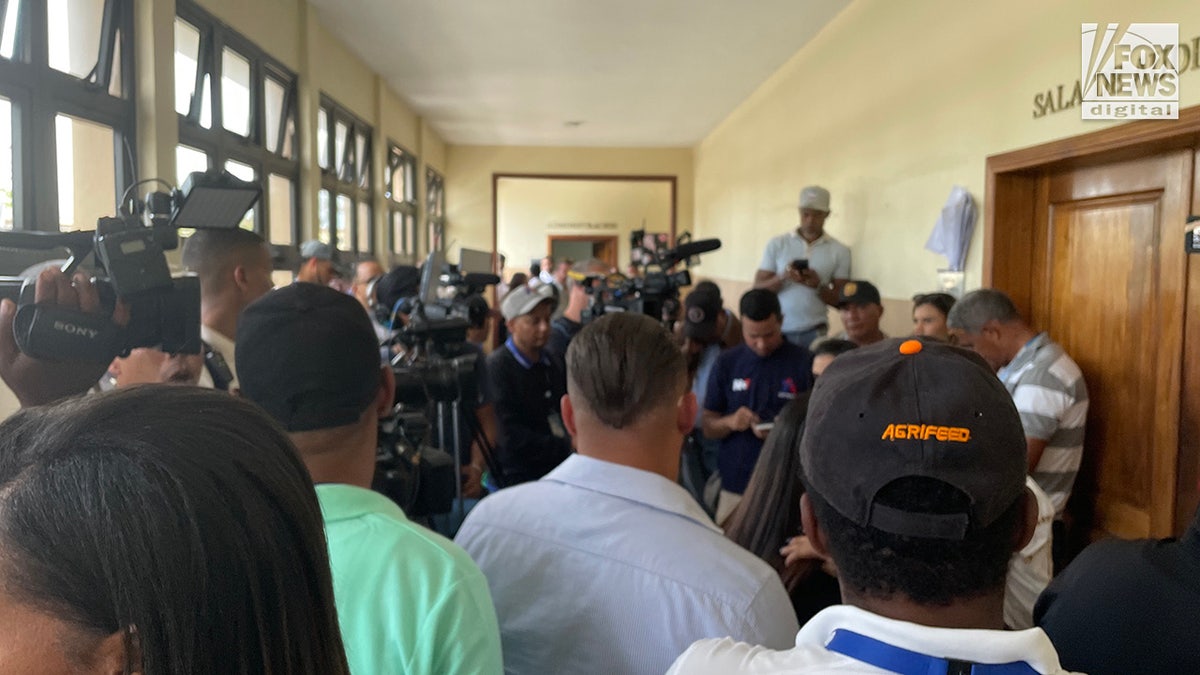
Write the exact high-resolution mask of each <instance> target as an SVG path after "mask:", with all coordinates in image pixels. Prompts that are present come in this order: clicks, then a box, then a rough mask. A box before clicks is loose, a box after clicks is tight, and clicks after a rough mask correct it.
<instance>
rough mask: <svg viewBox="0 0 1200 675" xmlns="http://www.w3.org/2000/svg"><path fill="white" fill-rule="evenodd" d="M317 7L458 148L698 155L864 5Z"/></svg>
mask: <svg viewBox="0 0 1200 675" xmlns="http://www.w3.org/2000/svg"><path fill="white" fill-rule="evenodd" d="M309 1H310V3H311V4H312V5H313V6H314V7H315V8H316V9H317V12H318V16H319V17H320V21H321V23H322V24H323V25H324V26H325V27H326V28H327V29H329V30H330V31H331V32H332V33H333V34H334V35H336V36H337V37H338V38H339V39H340V40H341V41H342V42H343V43H344V44H346V45H348V46H349V48H350V49H351V50H352V51H354V52H355V53H356V54H357V55H358V56H359V57H360V58H362V59H363V60H364V61H365V62H366V63H367V64H369V65H370V66H371V68H372V69H374V70H375V71H376V72H378V73H379V74H380V75H382V76H383V78H384V80H385V81H386V82H387V83H388V84H389V85H390V86H391V87H392V89H394V90H395V91H396V92H397V93H399V94H400V95H401V96H402V97H403V98H404V99H405V100H406V101H407V102H408V103H409V104H410V105H411V106H412V107H413V109H414V110H415V111H416V112H417V114H419V115H421V116H423V117H424V118H425V119H426V120H428V121H429V123H430V124H431V125H432V127H433V128H434V129H435V130H436V131H437V132H438V134H440V135H441V136H442V138H444V139H445V140H446V141H447V142H448V143H452V144H462V145H556V146H621V147H627V146H691V145H694V144H696V143H697V142H699V141H700V140H701V139H703V138H704V136H706V135H707V134H708V133H709V132H710V131H712V130H713V129H714V128H715V127H716V126H717V124H719V123H720V122H721V120H723V119H724V118H725V117H726V116H728V115H729V114H730V113H731V112H733V110H734V108H736V107H737V105H738V104H739V103H741V102H742V101H744V100H745V99H746V98H747V97H748V96H749V95H750V94H751V93H752V92H753V91H754V90H755V89H756V88H758V86H759V85H760V84H762V83H763V82H764V81H765V80H766V79H767V78H768V77H769V76H770V75H771V74H772V73H773V72H775V71H776V70H777V69H778V68H779V67H780V66H781V65H783V64H784V62H786V61H787V60H788V59H789V58H790V57H791V56H792V55H793V54H795V53H796V51H798V50H799V49H800V48H801V47H803V46H804V45H805V44H806V43H807V42H808V41H809V40H810V39H812V37H813V36H815V35H816V34H817V33H818V32H819V31H820V30H821V29H822V28H823V27H824V26H825V25H826V24H827V23H828V22H829V21H830V20H831V19H833V17H834V16H836V15H837V13H838V12H840V11H841V10H842V9H844V8H845V7H846V6H847V5H848V4H849V3H850V0H741V2H735V1H734V0H309ZM575 123H580V124H575Z"/></svg>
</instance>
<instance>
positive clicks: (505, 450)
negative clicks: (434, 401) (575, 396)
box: [487, 339, 571, 485]
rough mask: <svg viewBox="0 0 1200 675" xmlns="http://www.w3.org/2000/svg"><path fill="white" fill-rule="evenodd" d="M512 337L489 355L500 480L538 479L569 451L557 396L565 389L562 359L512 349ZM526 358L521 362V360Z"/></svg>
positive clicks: (556, 464) (490, 389)
mask: <svg viewBox="0 0 1200 675" xmlns="http://www.w3.org/2000/svg"><path fill="white" fill-rule="evenodd" d="M515 349H516V348H515V347H513V346H512V341H511V339H510V340H509V341H508V342H506V343H505V344H503V345H501V346H500V347H497V348H496V349H494V350H493V351H492V353H491V354H489V355H488V359H487V375H488V376H487V381H488V395H489V396H491V397H492V407H493V409H494V410H495V412H496V427H497V429H496V433H497V436H498V437H499V438H498V439H497V448H496V455H497V460H498V462H499V464H500V467H501V469H502V470H503V472H504V476H503V477H500V479H501V480H502V481H503V484H504V485H514V484H516V483H523V482H526V481H531V480H537V479H539V478H541V477H542V476H544V475H546V474H547V473H549V472H550V470H552V469H553V468H554V467H556V466H558V465H559V464H560V463H561V462H562V461H563V460H564V459H566V458H567V456H568V455H570V454H571V439H570V437H569V436H568V435H567V433H566V429H565V428H564V427H563V426H562V415H561V413H560V410H559V401H561V400H562V397H563V396H564V395H565V394H566V393H567V375H566V368H565V367H564V366H563V363H562V360H561V359H559V358H557V357H555V356H553V355H551V354H549V353H548V352H546V351H545V350H543V352H542V358H541V360H540V361H538V362H536V363H529V362H528V361H525V359H524V357H523V356H521V357H519V358H518V355H517V354H514V351H515ZM523 361H525V362H523Z"/></svg>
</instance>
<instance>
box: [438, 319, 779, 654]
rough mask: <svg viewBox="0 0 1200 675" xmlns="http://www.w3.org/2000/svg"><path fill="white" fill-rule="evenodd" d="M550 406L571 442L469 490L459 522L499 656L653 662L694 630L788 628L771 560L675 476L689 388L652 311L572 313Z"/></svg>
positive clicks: (770, 634) (749, 635)
mask: <svg viewBox="0 0 1200 675" xmlns="http://www.w3.org/2000/svg"><path fill="white" fill-rule="evenodd" d="M562 416H563V422H564V423H565V425H566V428H567V431H569V432H570V434H571V436H572V437H573V438H574V439H575V446H576V449H577V454H574V455H571V456H570V457H568V458H567V459H566V460H565V461H564V462H563V463H562V464H561V465H559V466H558V467H557V468H556V469H554V470H553V471H551V472H550V473H549V474H547V475H546V476H545V477H544V478H542V479H541V480H537V481H533V482H529V483H526V484H524V485H518V486H516V487H512V488H508V489H505V490H501V491H499V492H497V493H496V494H494V495H490V496H488V497H487V498H486V499H484V500H483V501H481V502H479V506H477V507H475V509H474V510H472V511H471V513H470V514H469V515H468V516H467V519H466V522H464V523H463V526H462V529H461V530H459V533H458V537H457V538H456V541H457V542H458V543H459V544H460V545H462V547H463V548H465V549H466V550H467V553H469V554H470V555H471V557H472V558H474V559H475V561H476V563H478V564H479V567H480V569H482V570H483V573H484V575H485V576H486V577H487V579H488V585H489V587H490V588H491V591H492V597H493V599H494V600H495V603H496V611H497V615H498V616H499V618H500V636H501V643H502V646H503V653H504V668H505V672H507V673H509V675H520V674H522V673H536V674H538V675H540V674H541V673H559V674H567V675H569V674H573V673H580V674H584V673H621V674H622V675H643V674H645V675H660V674H661V673H662V672H663V671H665V670H666V669H667V666H669V665H670V663H671V661H672V660H673V659H674V658H675V657H676V656H678V655H679V653H680V652H682V651H683V650H684V649H685V648H686V647H687V645H689V644H691V642H692V641H694V640H696V639H698V638H700V637H705V636H722V635H727V634H732V635H734V636H736V637H737V639H740V640H751V641H755V642H765V643H767V644H771V645H774V646H776V647H786V646H789V645H791V644H792V636H793V635H794V633H795V630H796V615H795V612H794V611H793V610H792V606H791V602H790V600H789V599H788V596H787V593H786V591H784V589H783V584H782V582H780V580H779V576H778V575H777V574H775V572H774V571H773V570H772V569H771V568H770V567H768V566H767V564H766V563H764V562H763V561H761V560H759V559H758V558H756V557H755V556H754V555H752V554H751V553H749V552H748V551H746V550H744V549H742V548H740V547H739V546H737V545H736V544H734V543H733V542H731V541H729V540H728V539H726V538H725V537H724V536H723V535H722V533H721V531H720V530H719V529H718V528H717V527H716V526H714V525H713V522H712V520H711V519H709V517H708V515H707V514H705V513H704V511H703V510H701V508H700V506H699V505H698V504H697V503H696V501H695V500H694V499H692V497H691V496H690V495H688V493H687V492H686V491H684V489H683V488H681V487H680V486H679V485H678V484H676V482H675V480H676V476H677V474H678V472H679V452H680V448H681V446H682V443H683V437H684V434H686V433H688V431H690V430H691V428H692V424H693V421H694V419H695V416H696V397H695V395H693V394H692V393H691V391H689V390H688V382H687V370H686V368H685V365H684V357H683V353H682V352H681V351H680V349H679V347H678V346H677V345H676V344H675V342H674V341H673V340H672V339H671V336H670V334H668V333H667V331H666V329H665V328H663V327H662V325H661V324H659V323H658V322H656V321H654V320H653V319H651V318H649V317H646V316H643V315H641V314H634V313H613V314H608V315H605V316H604V317H602V318H600V319H598V320H596V321H594V322H591V323H589V324H588V325H587V326H586V327H584V329H583V330H582V331H580V332H579V334H578V335H576V336H575V339H573V340H572V341H571V346H570V347H569V348H568V349H567V395H566V396H565V397H563V399H562Z"/></svg>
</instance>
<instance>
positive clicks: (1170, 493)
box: [1031, 150, 1193, 537]
mask: <svg viewBox="0 0 1200 675" xmlns="http://www.w3.org/2000/svg"><path fill="white" fill-rule="evenodd" d="M1192 168H1193V153H1192V151H1190V150H1184V151H1176V152H1170V153H1164V154H1160V155H1156V156H1153V157H1149V158H1145V159H1137V160H1130V161H1123V162H1114V163H1110V164H1105V165H1102V166H1094V167H1086V168H1073V169H1061V170H1054V171H1049V172H1047V173H1045V174H1043V178H1042V180H1041V181H1040V182H1039V185H1038V202H1039V203H1038V208H1037V209H1036V211H1035V214H1036V217H1035V223H1034V237H1033V242H1034V246H1033V248H1034V250H1033V253H1034V258H1033V262H1032V265H1031V267H1032V269H1033V272H1034V274H1033V280H1032V286H1033V288H1032V293H1031V296H1032V297H1031V301H1032V302H1031V304H1032V307H1031V309H1032V319H1033V323H1034V325H1035V326H1036V327H1038V328H1041V329H1043V330H1048V331H1049V332H1050V335H1051V337H1053V339H1055V340H1056V341H1058V342H1059V343H1060V344H1062V345H1063V347H1064V348H1065V349H1066V351H1067V353H1068V354H1070V355H1071V357H1072V358H1073V359H1075V361H1076V362H1077V363H1078V364H1079V366H1080V368H1081V369H1082V370H1083V373H1084V378H1085V380H1086V382H1087V386H1088V393H1089V398H1090V406H1089V410H1088V422H1087V429H1086V436H1085V441H1084V466H1083V468H1082V469H1081V472H1080V477H1079V480H1078V481H1077V483H1076V487H1075V494H1074V497H1073V498H1072V504H1071V513H1073V514H1074V515H1076V516H1077V517H1079V520H1080V522H1081V524H1082V523H1090V529H1091V532H1090V534H1091V535H1092V536H1093V537H1094V536H1096V535H1100V534H1112V535H1117V536H1121V537H1146V536H1166V535H1169V534H1171V533H1172V530H1173V525H1174V517H1175V514H1174V511H1175V497H1176V473H1177V457H1178V440H1179V413H1180V408H1179V400H1180V396H1179V391H1180V372H1181V351H1182V343H1183V326H1184V297H1185V292H1186V278H1185V277H1186V275H1185V259H1184V252H1183V246H1182V244H1181V240H1182V234H1181V233H1182V232H1183V230H1184V229H1185V228H1184V222H1185V221H1186V218H1187V213H1188V207H1189V205H1190V201H1191V181H1192Z"/></svg>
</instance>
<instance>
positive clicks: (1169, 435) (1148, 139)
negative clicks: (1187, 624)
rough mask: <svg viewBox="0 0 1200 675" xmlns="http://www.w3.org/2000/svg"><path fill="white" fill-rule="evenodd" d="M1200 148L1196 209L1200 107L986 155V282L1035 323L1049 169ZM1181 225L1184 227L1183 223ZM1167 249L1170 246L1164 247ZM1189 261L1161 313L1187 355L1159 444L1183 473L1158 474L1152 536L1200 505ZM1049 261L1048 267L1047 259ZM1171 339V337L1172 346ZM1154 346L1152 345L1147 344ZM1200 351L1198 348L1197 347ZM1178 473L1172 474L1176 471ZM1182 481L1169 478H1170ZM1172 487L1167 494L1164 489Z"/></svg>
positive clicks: (1199, 269)
mask: <svg viewBox="0 0 1200 675" xmlns="http://www.w3.org/2000/svg"><path fill="white" fill-rule="evenodd" d="M1188 148H1190V149H1193V150H1197V151H1198V152H1197V153H1196V155H1195V157H1196V159H1194V160H1193V161H1194V162H1195V166H1194V168H1193V172H1192V180H1193V185H1192V194H1191V195H1190V196H1189V197H1188V198H1189V202H1190V204H1191V208H1190V211H1192V212H1195V211H1196V210H1197V208H1198V205H1197V203H1196V200H1197V199H1198V198H1200V106H1194V107H1191V108H1186V109H1184V110H1181V111H1180V112H1179V119H1178V120H1170V121H1160V120H1144V121H1138V122H1130V123H1127V124H1122V125H1118V126H1114V127H1109V128H1106V129H1101V130H1099V131H1095V132H1091V133H1087V134H1083V135H1080V136H1074V137H1071V138H1065V139H1061V140H1057V141H1051V142H1049V143H1044V144H1041V145H1037V146H1033V147H1029V148H1022V149H1020V150H1014V151H1011V152H1006V153H1002V154H997V155H992V156H991V157H988V158H987V169H986V170H987V176H986V183H985V191H984V256H983V285H984V286H987V287H993V288H999V289H1002V290H1004V291H1005V292H1006V293H1008V294H1009V295H1010V296H1011V297H1012V300H1013V304H1015V305H1016V307H1017V310H1018V311H1020V312H1021V314H1022V316H1026V317H1028V316H1031V315H1032V309H1033V307H1034V303H1035V302H1036V299H1035V298H1034V297H1033V292H1034V288H1035V287H1036V283H1035V281H1034V277H1033V270H1034V263H1033V261H1034V256H1035V255H1036V254H1037V253H1038V252H1041V253H1042V254H1043V255H1045V254H1046V252H1047V251H1048V250H1049V247H1048V246H1046V245H1045V242H1039V241H1035V234H1036V232H1037V226H1036V222H1037V219H1038V218H1039V217H1042V216H1040V215H1039V214H1038V213H1037V205H1038V201H1039V193H1038V191H1039V189H1040V188H1039V185H1040V179H1041V177H1042V176H1043V175H1044V174H1045V173H1046V172H1048V171H1053V170H1061V169H1070V168H1079V167H1086V166H1095V165H1100V164H1108V163H1113V162H1119V161H1122V160H1127V159H1134V158H1138V157H1146V156H1150V155H1154V154H1159V153H1163V152H1167V151H1171V150H1180V149H1188ZM1181 225H1182V224H1181ZM1183 235H1184V230H1183V229H1182V228H1181V230H1180V232H1179V237H1178V239H1177V241H1172V240H1170V239H1165V240H1163V241H1162V245H1163V246H1166V247H1171V246H1181V245H1182V240H1183ZM1164 250H1166V251H1169V250H1171V249H1170V248H1167V249H1164ZM1191 258H1192V256H1190V255H1188V256H1187V257H1186V259H1185V262H1184V264H1183V265H1182V266H1180V267H1181V269H1182V272H1181V274H1180V278H1178V279H1170V280H1168V282H1169V283H1171V284H1175V285H1177V287H1178V288H1181V289H1184V292H1181V293H1177V294H1176V296H1177V298H1176V302H1175V304H1174V305H1173V306H1164V308H1163V309H1164V314H1173V316H1175V317H1177V321H1175V322H1172V325H1171V326H1170V327H1169V329H1170V330H1173V331H1175V333H1174V336H1175V337H1176V339H1177V340H1178V342H1175V343H1176V344H1179V345H1181V348H1180V349H1178V350H1175V351H1176V353H1175V354H1169V355H1168V361H1167V363H1166V365H1165V366H1164V367H1162V368H1160V374H1163V375H1165V376H1166V377H1167V381H1168V383H1169V384H1168V400H1166V401H1162V402H1161V408H1160V409H1161V410H1163V411H1164V412H1163V413H1162V414H1160V415H1159V417H1158V419H1157V420H1156V431H1155V439H1154V447H1156V448H1158V447H1169V446H1170V445H1175V446H1176V447H1178V455H1177V458H1176V464H1177V466H1176V467H1170V466H1166V465H1163V466H1159V464H1162V463H1161V462H1160V463H1158V464H1155V465H1154V468H1152V469H1151V486H1152V498H1151V502H1150V506H1149V511H1150V520H1151V523H1150V529H1151V534H1152V536H1166V535H1169V534H1172V533H1176V534H1177V533H1180V532H1182V531H1183V530H1184V529H1186V527H1187V525H1188V524H1189V523H1190V522H1191V519H1192V514H1193V512H1194V510H1195V509H1196V506H1197V504H1198V503H1200V486H1198V485H1197V482H1198V479H1200V353H1197V354H1194V355H1193V354H1189V351H1188V349H1187V348H1186V345H1188V344H1193V345H1200V311H1193V312H1187V307H1188V305H1189V302H1188V300H1189V295H1191V296H1193V299H1194V298H1195V297H1200V263H1198V262H1194V261H1192V259H1191ZM1043 264H1048V261H1043ZM1173 342H1174V340H1173ZM1147 348H1150V349H1152V348H1154V347H1153V346H1152V345H1149V344H1148V345H1147ZM1196 351H1198V352H1200V350H1196ZM1172 470H1173V471H1172ZM1172 473H1174V474H1175V480H1171V479H1170V476H1171V474H1172ZM1164 489H1165V490H1166V494H1163V493H1162V491H1163V490H1164Z"/></svg>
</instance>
